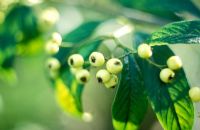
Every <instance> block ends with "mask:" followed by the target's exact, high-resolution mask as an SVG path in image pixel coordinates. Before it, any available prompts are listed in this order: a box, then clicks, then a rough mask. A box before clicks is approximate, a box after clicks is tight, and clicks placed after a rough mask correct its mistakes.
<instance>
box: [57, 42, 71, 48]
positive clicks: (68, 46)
mask: <svg viewBox="0 0 200 130" xmlns="http://www.w3.org/2000/svg"><path fill="white" fill-rule="evenodd" d="M63 43H64V44H63ZM73 46H74V44H73V43H70V42H62V44H61V45H60V47H63V48H70V47H73Z"/></svg>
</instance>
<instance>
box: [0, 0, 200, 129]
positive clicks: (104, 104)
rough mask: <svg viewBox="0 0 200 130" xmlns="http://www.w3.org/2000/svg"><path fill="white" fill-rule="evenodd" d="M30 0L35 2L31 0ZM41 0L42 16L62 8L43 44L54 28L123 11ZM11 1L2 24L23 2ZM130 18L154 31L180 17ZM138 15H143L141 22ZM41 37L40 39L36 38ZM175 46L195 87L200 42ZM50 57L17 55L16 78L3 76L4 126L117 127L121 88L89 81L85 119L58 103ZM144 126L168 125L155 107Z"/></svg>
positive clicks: (199, 124) (0, 123)
mask: <svg viewBox="0 0 200 130" xmlns="http://www.w3.org/2000/svg"><path fill="white" fill-rule="evenodd" d="M27 1H28V3H29V5H30V3H31V0H27ZM27 1H26V0H22V1H20V2H21V3H26V4H27ZM41 1H42V0H35V1H34V0H32V2H33V3H34V8H35V10H36V12H37V15H39V14H40V11H41V9H43V8H45V7H55V8H57V9H58V11H59V13H60V19H59V21H57V23H56V24H55V25H54V26H53V27H51V28H50V29H49V30H47V31H46V32H45V34H47V35H42V38H43V40H41V41H40V42H42V43H43V44H44V41H45V40H46V39H47V37H48V34H49V33H51V32H52V31H55V30H56V31H58V32H60V33H62V34H65V33H67V32H69V31H70V30H72V29H74V28H75V27H77V26H78V25H80V24H81V23H82V22H83V21H88V20H91V19H98V20H105V19H108V18H110V17H111V18H115V17H116V14H117V13H119V12H121V11H120V10H118V9H117V8H116V7H115V6H112V5H110V2H108V1H106V0H101V1H98V0H96V1H95V0H73V1H70V0H49V1H48V0H46V1H44V3H42V4H37V2H38V3H41ZM9 2H10V3H12V2H13V0H1V1H0V7H1V8H0V11H1V12H0V24H1V23H2V21H3V19H4V17H5V16H4V15H5V14H6V13H7V12H8V11H9V10H10V9H11V8H12V6H13V5H15V4H16V3H15V2H19V1H14V3H15V4H13V5H12V4H11V5H10V4H8V3H9ZM138 2H139V1H138ZM193 2H194V3H197V5H200V4H198V3H199V2H200V1H199V0H195V1H193ZM3 3H4V4H5V3H7V4H8V5H9V7H8V9H7V10H6V9H4V8H6V7H5V5H3ZM93 5H96V6H97V7H98V8H95V7H92V6H93ZM101 7H104V8H101ZM104 9H105V10H106V9H109V10H112V11H113V13H112V12H106V13H105V10H104ZM120 9H121V8H120ZM99 12H101V13H99ZM102 13H103V14H102ZM126 14H127V13H125V15H126ZM130 17H131V19H132V20H136V21H135V26H136V27H137V28H142V30H145V31H147V32H153V31H155V30H156V29H157V28H158V27H160V25H163V24H166V23H168V22H172V21H174V20H172V19H170V20H166V19H163V18H162V19H160V17H159V18H157V17H152V16H149V15H147V16H146V17H147V22H144V23H142V24H141V23H140V21H142V18H144V16H142V15H140V16H137V15H130ZM137 18H140V19H139V22H138V20H137ZM148 18H152V19H148ZM193 18H194V17H193V16H190V15H188V14H186V15H185V19H193ZM159 20H160V21H159ZM143 21H145V19H143ZM111 23H112V22H111ZM117 26H119V25H116V24H113V23H112V24H108V25H106V27H104V29H105V30H103V31H108V30H112V29H113V28H116V27H117ZM43 33H44V32H43ZM44 39H45V40H44ZM123 40H124V41H123V42H126V43H127V44H128V42H130V39H123ZM37 42H38V41H35V43H37ZM0 44H2V43H0ZM42 47H43V46H42ZM171 48H172V49H173V50H174V51H175V52H176V53H177V54H178V55H180V56H181V58H182V59H183V63H184V67H185V70H186V74H187V77H188V79H189V83H190V84H191V86H199V85H200V80H199V77H200V69H199V68H200V60H199V55H200V47H199V46H198V45H190V46H183V45H176V46H171ZM0 54H1V53H0ZM191 57H192V58H191ZM46 58H47V56H46V54H45V53H44V50H43V49H41V50H39V51H38V52H36V53H34V54H28V55H17V56H16V58H15V59H14V66H13V68H14V70H15V71H16V76H17V79H16V81H15V80H14V81H13V82H10V81H9V82H5V81H0V130H112V129H113V127H112V121H111V105H112V100H113V95H114V92H115V90H108V89H106V88H104V87H102V86H100V85H98V84H97V83H96V82H94V81H95V80H94V81H93V82H89V83H88V85H86V86H85V89H84V92H83V106H84V109H85V110H86V112H89V113H91V114H92V117H93V119H92V121H91V122H84V121H82V120H80V119H75V118H73V117H70V116H68V115H67V114H65V113H64V112H63V111H62V110H61V109H60V108H59V106H58V105H57V103H56V100H55V97H54V96H55V95H54V90H53V89H52V86H51V83H50V82H49V79H48V78H47V75H46V73H45V59H46ZM92 71H95V70H92ZM0 75H1V73H0ZM93 78H94V77H93ZM195 110H196V113H198V112H200V104H195ZM199 128H200V119H199V118H198V114H196V116H195V125H194V128H193V129H194V130H198V129H199ZM141 130H162V128H161V126H160V125H159V123H158V122H157V121H156V117H155V116H154V114H153V113H152V111H151V109H149V114H148V115H147V116H146V117H145V120H144V123H143V124H142V127H141Z"/></svg>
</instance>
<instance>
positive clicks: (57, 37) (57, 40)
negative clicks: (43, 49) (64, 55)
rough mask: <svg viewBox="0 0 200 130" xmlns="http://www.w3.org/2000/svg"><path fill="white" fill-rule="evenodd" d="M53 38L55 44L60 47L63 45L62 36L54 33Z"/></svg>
mask: <svg viewBox="0 0 200 130" xmlns="http://www.w3.org/2000/svg"><path fill="white" fill-rule="evenodd" d="M51 37H52V41H53V42H54V43H56V44H57V45H59V46H60V45H61V43H62V36H61V35H60V34H59V33H58V32H54V33H52V35H51Z"/></svg>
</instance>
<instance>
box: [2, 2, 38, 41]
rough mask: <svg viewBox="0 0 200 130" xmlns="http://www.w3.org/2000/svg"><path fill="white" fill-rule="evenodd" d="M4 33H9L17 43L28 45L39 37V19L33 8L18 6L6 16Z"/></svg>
mask: <svg viewBox="0 0 200 130" xmlns="http://www.w3.org/2000/svg"><path fill="white" fill-rule="evenodd" d="M3 27H4V32H9V33H10V34H12V35H13V36H15V39H16V41H17V42H23V43H26V41H28V40H30V39H33V38H35V37H37V36H38V35H39V31H38V24H37V18H36V15H35V14H34V11H33V10H32V8H31V7H28V6H24V5H16V6H15V7H13V8H12V9H11V10H10V12H9V13H8V14H7V15H6V18H5V21H4V23H3Z"/></svg>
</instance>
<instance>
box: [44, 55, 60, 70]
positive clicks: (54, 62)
mask: <svg viewBox="0 0 200 130" xmlns="http://www.w3.org/2000/svg"><path fill="white" fill-rule="evenodd" d="M47 67H48V69H49V70H53V71H57V70H58V69H60V67H61V64H60V62H59V60H58V59H56V58H49V59H48V60H47Z"/></svg>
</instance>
